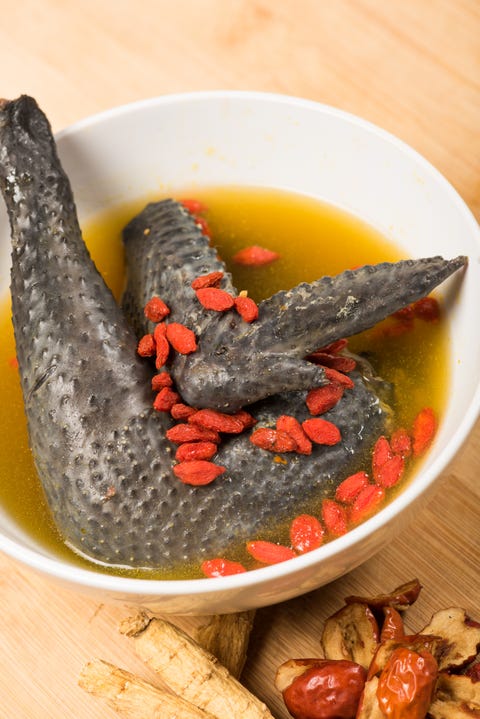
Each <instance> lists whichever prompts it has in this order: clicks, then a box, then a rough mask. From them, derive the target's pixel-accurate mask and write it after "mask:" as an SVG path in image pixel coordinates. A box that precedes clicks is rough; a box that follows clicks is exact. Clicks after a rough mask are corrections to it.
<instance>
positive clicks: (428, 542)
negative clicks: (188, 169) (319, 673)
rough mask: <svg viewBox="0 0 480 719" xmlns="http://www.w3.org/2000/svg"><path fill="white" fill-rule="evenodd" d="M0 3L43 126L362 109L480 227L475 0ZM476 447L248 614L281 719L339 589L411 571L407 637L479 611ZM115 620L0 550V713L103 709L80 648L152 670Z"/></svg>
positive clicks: (1, 31) (266, 688) (383, 585)
mask: <svg viewBox="0 0 480 719" xmlns="http://www.w3.org/2000/svg"><path fill="white" fill-rule="evenodd" d="M0 5H1V11H2V12H1V23H0V80H1V81H0V95H1V96H3V97H16V96H17V95H18V94H20V93H24V92H25V93H29V94H31V95H33V96H35V97H36V98H37V100H38V101H39V102H40V104H41V105H42V106H43V108H44V109H45V110H46V112H47V114H48V115H49V117H50V119H51V122H52V124H53V127H54V129H55V130H59V129H61V128H62V127H64V126H65V125H67V124H69V123H72V122H74V121H76V120H79V119H81V118H83V117H85V116H87V115H89V114H91V113H94V112H97V111H100V110H104V109H107V108H109V107H111V106H114V105H117V104H123V103H127V102H131V101H134V100H139V99H141V98H147V97H152V96H156V95H161V94H164V93H171V92H182V91H189V90H202V89H254V90H265V91H275V92H281V93H287V94H292V95H297V96H303V97H306V98H310V99H314V100H318V101H321V102H324V103H328V104H331V105H335V106H337V107H339V108H342V109H344V110H348V111H350V112H353V113H356V114H358V115H360V116H363V117H364V118H366V119H368V120H370V121H373V122H374V123H376V124H378V125H381V126H383V127H384V128H385V129H387V130H389V131H391V132H393V133H395V134H396V135H398V136H399V137H400V138H401V139H403V140H405V141H406V142H408V143H410V144H411V145H412V146H413V147H414V148H416V149H417V150H418V151H420V152H421V153H422V154H424V155H425V156H426V157H427V158H428V159H429V160H430V161H431V162H432V163H433V164H434V165H436V166H437V167H438V168H439V170H441V171H442V172H443V173H444V174H445V175H446V177H447V178H448V179H449V180H450V182H452V184H453V185H454V186H455V187H456V188H457V190H458V191H459V192H460V194H461V195H462V196H463V198H464V199H465V201H466V202H467V203H468V205H469V206H470V207H471V209H472V211H473V212H474V213H475V215H476V217H477V219H480V3H479V2H478V0H422V2H418V0H175V1H174V2H171V1H170V0H143V2H135V3H134V2H129V1H128V0H83V1H82V2H78V0H75V1H74V0H61V1H59V0H43V2H40V1H39V0H17V2H15V3H14V2H7V1H6V0H3V1H2V2H1V3H0ZM479 454H480V425H477V428H476V430H475V431H474V432H473V434H472V435H471V437H470V439H469V441H468V443H467V445H466V447H465V449H464V451H463V452H462V454H461V456H460V457H459V458H458V459H457V460H456V462H455V464H454V466H453V467H452V468H451V470H450V471H449V473H448V476H447V477H446V478H445V481H444V482H443V484H442V485H441V489H440V490H439V493H438V494H437V495H436V497H435V498H434V499H433V501H432V502H431V503H430V505H429V506H428V508H426V509H424V510H423V511H422V513H421V514H420V516H419V517H418V519H417V520H416V522H415V524H414V525H413V526H411V527H410V528H409V529H406V530H405V531H404V532H403V534H401V536H400V537H399V538H398V539H396V540H395V541H394V542H393V543H391V544H390V545H389V546H387V547H385V549H384V550H383V551H381V552H380V553H379V554H378V555H376V556H375V557H373V558H372V559H370V560H369V561H368V562H367V563H365V564H364V565H363V566H361V567H360V568H358V569H357V570H355V571H354V572H352V573H351V574H349V575H348V576H346V577H344V578H342V579H340V580H338V581H336V582H334V583H332V584H330V585H329V586H327V587H324V588H322V589H319V590H317V591H315V592H313V593H311V594H309V595H307V596H304V597H301V598H299V599H296V600H292V601H289V602H287V603H285V604H281V605H277V606H274V607H271V608H267V609H263V610H261V611H259V612H258V615H257V623H256V629H255V635H254V638H253V641H252V645H251V650H250V656H249V661H248V664H247V667H246V670H245V673H244V680H245V682H246V683H247V685H248V686H249V687H251V688H252V689H253V690H254V691H255V692H256V693H257V694H258V695H259V696H260V697H261V698H262V699H264V700H265V701H266V702H267V703H268V704H269V706H270V707H271V709H272V711H273V713H274V714H275V716H276V717H277V719H285V718H286V717H287V713H286V710H285V709H284V707H283V705H282V702H281V701H280V699H279V697H278V695H277V693H276V691H275V689H274V687H273V683H272V679H273V675H274V672H275V668H276V666H277V665H278V663H279V661H281V660H283V659H286V658H288V657H290V656H294V655H296V656H302V655H303V656H312V655H314V654H315V653H316V650H317V646H318V644H317V642H318V637H319V631H320V627H321V626H322V623H323V620H324V619H325V617H326V616H327V615H328V614H329V613H330V612H332V611H333V610H334V609H335V608H338V607H339V606H340V604H341V599H342V597H343V596H344V595H345V594H349V593H353V592H355V593H360V592H376V591H378V590H382V589H389V588H392V587H394V586H395V585H396V584H398V583H401V582H403V581H406V580H407V579H409V578H411V577H413V576H418V577H419V578H420V580H421V581H422V583H423V585H424V587H425V588H424V590H423V593H422V595H421V598H420V600H419V601H418V602H417V604H416V605H415V606H414V607H413V608H412V609H411V610H410V613H409V617H410V623H411V626H412V627H413V628H414V629H416V628H419V627H420V626H421V625H422V622H423V621H424V620H427V618H428V617H429V615H430V613H431V612H432V611H434V610H435V609H437V608H440V607H443V606H448V605H461V606H464V607H465V608H466V609H467V610H468V611H469V612H470V613H471V614H472V615H474V616H476V617H477V618H480V592H479V587H480V582H479V566H480V564H479V556H480V482H479V481H478V468H479V466H480V456H479ZM445 496H448V501H445ZM124 614H125V610H124V609H123V608H122V607H121V606H119V605H103V604H100V603H99V602H98V601H95V600H93V599H91V598H89V597H86V596H80V595H76V594H74V593H72V592H70V591H67V590H62V589H60V588H58V587H57V586H56V585H53V584H52V583H50V582H48V581H47V580H45V579H43V578H40V577H39V576H37V575H36V574H34V573H33V572H31V571H30V570H28V569H26V568H24V567H22V566H19V565H18V564H17V563H15V562H13V561H12V560H10V559H9V558H8V557H6V556H0V616H1V626H0V656H1V657H2V661H1V665H2V668H1V671H0V719H3V718H4V717H5V718H6V717H9V719H11V718H13V717H15V719H39V718H43V717H49V719H57V717H58V719H60V718H62V719H64V718H65V717H76V719H83V718H87V717H88V718H89V719H96V718H97V717H102V718H105V719H108V718H109V717H114V716H116V714H115V713H114V712H113V711H112V710H110V709H109V708H108V707H105V706H103V705H102V704H100V703H98V702H97V700H95V699H93V698H92V697H90V696H88V695H86V694H84V693H83V692H82V690H80V689H79V688H78V687H77V677H78V673H79V670H80V668H81V666H82V665H83V663H84V662H86V661H87V660H88V659H90V658H91V657H93V656H99V657H102V658H104V659H107V660H108V661H111V662H114V663H117V664H119V665H120V666H122V667H124V668H129V669H131V670H134V671H135V670H138V671H139V672H140V673H141V674H142V675H143V676H144V677H146V676H148V672H146V670H145V669H144V668H143V667H142V666H141V665H140V662H139V661H138V660H137V659H135V658H134V656H133V654H132V652H131V650H130V648H129V645H128V640H126V639H125V638H124V637H121V636H120V635H119V634H118V632H117V624H118V621H119V620H120V619H121V618H122V616H124ZM181 621H183V622H184V621H185V620H181ZM187 623H188V622H187ZM225 719H228V718H227V717H226V718H225Z"/></svg>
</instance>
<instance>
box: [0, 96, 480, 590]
mask: <svg viewBox="0 0 480 719" xmlns="http://www.w3.org/2000/svg"><path fill="white" fill-rule="evenodd" d="M209 100H216V101H219V100H231V101H249V102H252V101H253V102H257V103H258V102H259V101H260V102H264V103H269V104H271V103H276V104H278V105H285V106H289V107H298V108H303V109H306V110H311V111H315V112H319V113H321V114H325V115H329V116H330V117H333V118H338V119H341V120H342V121H343V122H346V123H350V124H352V125H355V126H357V127H359V128H361V129H363V130H365V131H367V132H369V133H372V134H374V135H376V136H377V137H379V138H380V139H381V140H383V141H384V142H387V143H390V144H392V145H394V146H395V147H396V148H397V149H398V150H399V151H401V152H402V153H403V154H405V155H406V156H407V157H409V158H411V159H413V160H414V161H415V162H416V163H417V164H418V165H420V166H421V167H422V168H423V169H424V170H425V171H426V172H427V173H428V174H429V175H430V177H431V178H432V179H433V180H434V181H435V182H437V183H440V184H441V185H443V189H444V190H445V191H446V192H447V193H448V195H449V196H450V198H451V200H452V201H453V202H454V203H455V204H456V205H457V207H458V209H459V210H460V211H461V213H462V215H463V216H464V219H465V220H466V221H467V223H469V224H470V226H471V231H472V235H473V236H475V235H476V236H477V239H478V242H479V246H480V227H479V225H478V223H477V222H476V220H475V217H474V216H473V213H472V212H471V210H470V209H469V207H468V206H467V204H466V203H465V201H464V200H463V199H462V198H461V196H460V195H459V193H458V192H457V190H456V189H455V188H454V187H453V185H452V184H451V183H450V182H449V181H448V180H447V179H446V177H445V176H444V175H443V174H441V173H440V172H439V170H437V169H436V168H435V166H434V165H433V164H432V163H431V162H430V161H428V160H427V159H426V158H425V157H424V156H423V155H421V154H420V153H419V152H418V151H417V150H415V149H414V148H413V147H411V146H410V145H409V144H407V143H406V142H404V141H403V140H401V139H399V138H398V137H396V136H395V135H393V134H392V133H390V132H389V131H387V130H385V129H383V128H381V127H379V126H377V125H375V124H374V123H372V122H371V121H369V120H366V119H364V118H362V117H359V116H358V115H355V114H353V113H351V112H348V111H345V110H342V109H340V108H337V107H333V106H331V105H327V104H324V103H321V102H317V101H315V100H310V99H305V98H300V97H297V96H294V95H288V94H280V93H273V92H261V91H250V90H206V91H193V92H180V93H169V94H165V95H159V96H152V97H150V98H147V99H143V100H137V101H135V102H130V103H125V104H121V105H118V106H115V107H112V108H110V109H107V110H103V111H101V112H98V113H95V114H93V115H89V116H87V117H85V118H83V119H80V120H78V121H76V122H74V123H73V124H70V125H69V126H67V127H65V128H63V129H61V130H60V131H58V132H56V133H55V139H56V141H57V142H58V141H61V140H63V139H64V138H68V137H70V136H72V135H75V134H76V133H78V132H81V131H83V130H85V129H87V128H90V127H92V126H95V125H99V124H102V123H104V122H105V121H110V120H112V119H115V118H117V117H120V116H123V115H128V114H130V113H138V112H141V111H143V110H150V109H152V108H155V107H159V106H166V105H175V104H179V103H180V104H183V103H192V102H193V103H195V102H205V101H209ZM59 154H60V156H61V150H60V152H59ZM479 414H480V383H479V385H478V386H477V388H476V391H475V392H474V393H473V395H472V397H471V399H470V402H469V405H468V408H467V411H466V412H465V413H464V415H463V418H462V421H461V422H460V423H459V424H458V426H457V428H456V430H455V432H454V434H453V435H452V438H451V441H450V442H449V445H448V447H447V448H445V449H441V451H440V452H439V454H438V456H437V457H436V459H435V460H434V461H433V462H432V464H431V465H430V467H428V468H427V469H426V470H422V469H421V468H420V469H419V470H418V472H417V474H416V475H415V480H414V481H412V482H410V483H409V484H408V485H407V487H405V489H403V491H402V492H401V493H400V494H399V495H398V496H397V497H395V498H394V499H393V500H392V501H391V502H390V503H389V504H388V505H387V506H385V507H384V508H382V509H381V510H380V511H379V512H378V513H377V514H375V515H374V516H373V517H371V518H370V519H368V520H366V521H365V522H363V523H362V524H360V525H359V526H357V527H355V528H354V529H352V530H350V531H348V532H347V533H346V534H345V535H343V536H341V537H338V538H336V539H334V540H332V541H331V542H328V543H327V544H325V545H323V546H321V547H319V548H318V549H315V550H313V551H311V552H308V553H306V554H303V555H299V556H297V557H295V558H294V559H292V560H289V561H288V562H282V563H279V564H274V565H271V566H265V567H261V568H258V569H255V570H251V571H248V572H244V573H241V574H237V575H231V576H226V577H215V578H207V577H205V578H203V577H202V578H197V579H154V578H152V579H148V578H136V577H125V576H119V575H115V574H106V573H102V570H101V565H98V570H95V569H86V568H83V567H80V566H77V565H76V564H74V563H71V562H70V561H68V560H64V559H62V558H61V557H58V558H53V557H48V556H46V555H44V554H43V553H42V552H41V550H34V549H31V548H29V547H25V546H23V545H21V544H20V543H19V542H17V541H15V540H14V539H11V538H10V537H6V536H5V535H3V534H2V533H1V532H0V550H1V551H3V552H5V553H6V554H7V555H9V556H10V557H12V558H14V559H17V560H19V561H20V562H21V563H23V564H25V565H27V566H29V567H31V568H32V569H35V570H38V571H40V572H41V573H43V574H45V575H49V576H51V577H55V578H56V579H59V580H61V581H64V582H68V583H69V584H73V585H77V586H79V587H82V588H88V589H90V590H105V591H107V592H113V593H115V594H122V595H124V596H130V595H138V594H142V595H144V596H145V598H147V597H150V598H154V597H156V596H162V597H170V598H173V597H176V596H178V595H182V594H188V595H189V596H198V597H201V596H202V595H205V594H211V593H228V592H229V591H233V590H239V589H247V588H249V587H252V586H255V585H259V584H264V583H267V582H270V581H271V580H277V579H281V578H282V577H283V576H285V575H287V574H297V573H299V572H301V571H302V570H306V569H309V568H311V570H312V572H313V571H314V567H315V565H317V564H318V562H319V560H322V559H329V558H331V557H333V556H335V555H342V554H343V553H344V552H345V551H346V550H348V549H349V548H350V547H351V546H353V545H355V544H356V543H357V542H358V541H359V540H361V539H362V538H366V537H367V536H368V535H370V534H371V532H372V531H373V530H376V531H378V530H380V529H382V528H383V527H385V526H386V525H388V524H389V522H390V521H391V520H392V519H393V517H394V516H395V515H397V514H401V513H402V512H403V511H404V510H406V509H407V508H408V507H409V506H410V505H411V504H412V503H413V502H414V501H415V500H416V499H417V498H419V497H420V496H421V495H422V494H424V493H425V490H426V489H427V488H429V487H430V486H431V485H432V484H433V483H434V481H435V480H436V479H437V477H439V475H441V474H442V473H443V472H445V471H446V469H447V467H448V465H449V464H450V462H451V461H452V460H453V458H454V456H455V455H456V454H457V452H458V451H459V449H460V447H461V446H462V445H463V444H464V442H465V440H466V439H467V437H468V435H469V433H470V432H471V430H472V428H473V425H474V424H475V422H476V420H477V418H478V416H479Z"/></svg>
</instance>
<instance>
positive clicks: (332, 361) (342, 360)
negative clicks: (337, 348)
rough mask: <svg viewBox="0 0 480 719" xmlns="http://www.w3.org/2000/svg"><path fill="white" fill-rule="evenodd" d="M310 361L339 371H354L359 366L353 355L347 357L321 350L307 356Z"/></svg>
mask: <svg viewBox="0 0 480 719" xmlns="http://www.w3.org/2000/svg"><path fill="white" fill-rule="evenodd" d="M307 360H308V361H309V362H313V363H314V364H319V365H322V367H330V368H331V369H336V370H337V371H338V372H352V370H354V369H355V367H356V366H357V363H356V361H355V360H354V359H353V357H345V356H344V355H336V354H329V353H328V352H323V351H321V350H319V351H315V352H312V353H311V354H309V355H308V356H307Z"/></svg>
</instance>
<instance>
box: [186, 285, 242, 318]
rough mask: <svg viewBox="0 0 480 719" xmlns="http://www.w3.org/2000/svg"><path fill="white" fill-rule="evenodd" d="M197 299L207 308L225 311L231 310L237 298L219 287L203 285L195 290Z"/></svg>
mask: <svg viewBox="0 0 480 719" xmlns="http://www.w3.org/2000/svg"><path fill="white" fill-rule="evenodd" d="M195 294H196V295H197V299H198V301H199V302H200V304H201V305H202V306H203V307H205V309H206V310H215V312H225V311H226V310H231V309H232V307H233V306H234V304H235V300H234V298H233V297H232V295H230V294H229V293H228V292H225V290H221V289H219V288H218V287H203V288H201V289H199V290H196V291H195Z"/></svg>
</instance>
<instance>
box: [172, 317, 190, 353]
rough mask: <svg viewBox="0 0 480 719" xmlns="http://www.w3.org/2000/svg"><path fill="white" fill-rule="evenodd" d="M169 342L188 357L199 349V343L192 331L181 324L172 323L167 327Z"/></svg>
mask: <svg viewBox="0 0 480 719" xmlns="http://www.w3.org/2000/svg"><path fill="white" fill-rule="evenodd" d="M167 340H168V341H169V342H170V344H171V345H172V347H173V349H174V350H176V351H177V352H179V353H180V354H182V355H188V354H191V353H192V352H195V350H196V349H197V341H196V339H195V335H194V333H193V332H192V330H191V329H189V328H188V327H185V325H182V324H180V322H170V324H168V325H167Z"/></svg>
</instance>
